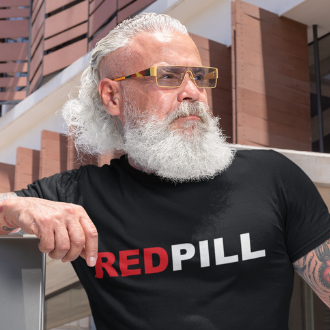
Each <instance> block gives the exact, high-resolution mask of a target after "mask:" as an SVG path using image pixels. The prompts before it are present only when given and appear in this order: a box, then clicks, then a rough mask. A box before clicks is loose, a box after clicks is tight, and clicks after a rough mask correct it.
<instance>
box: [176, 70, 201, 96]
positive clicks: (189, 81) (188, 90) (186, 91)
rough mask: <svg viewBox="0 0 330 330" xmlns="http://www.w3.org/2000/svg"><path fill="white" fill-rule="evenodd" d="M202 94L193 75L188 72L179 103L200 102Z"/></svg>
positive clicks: (180, 92) (181, 88)
mask: <svg viewBox="0 0 330 330" xmlns="http://www.w3.org/2000/svg"><path fill="white" fill-rule="evenodd" d="M200 93H201V92H200V90H199V89H198V88H197V86H196V85H195V81H194V77H193V75H192V73H191V72H190V71H187V72H186V75H185V77H184V80H183V82H182V85H181V86H180V90H179V94H178V101H179V102H182V101H198V100H199V97H200Z"/></svg>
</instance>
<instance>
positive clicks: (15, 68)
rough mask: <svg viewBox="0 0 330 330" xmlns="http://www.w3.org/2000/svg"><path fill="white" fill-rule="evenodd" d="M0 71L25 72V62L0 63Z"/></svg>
mask: <svg viewBox="0 0 330 330" xmlns="http://www.w3.org/2000/svg"><path fill="white" fill-rule="evenodd" d="M0 72H1V73H8V72H27V63H0Z"/></svg>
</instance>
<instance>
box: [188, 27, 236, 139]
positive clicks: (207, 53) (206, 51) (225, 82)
mask: <svg viewBox="0 0 330 330" xmlns="http://www.w3.org/2000/svg"><path fill="white" fill-rule="evenodd" d="M190 37H191V38H192V39H193V41H194V42H195V44H196V46H197V48H198V51H199V53H200V55H201V60H202V64H203V65H205V66H212V67H217V68H218V70H219V78H218V84H217V88H214V89H211V90H207V91H206V92H207V96H208V103H209V106H210V108H211V109H212V111H213V114H214V115H216V116H219V117H220V118H221V121H220V126H221V129H222V130H223V131H224V133H225V134H226V135H227V136H228V137H229V138H228V142H232V141H231V137H232V124H233V123H232V86H231V69H230V67H231V50H230V49H229V48H228V47H227V46H226V45H222V44H220V43H218V42H215V41H212V40H209V39H206V38H203V37H200V36H197V35H195V34H192V33H190Z"/></svg>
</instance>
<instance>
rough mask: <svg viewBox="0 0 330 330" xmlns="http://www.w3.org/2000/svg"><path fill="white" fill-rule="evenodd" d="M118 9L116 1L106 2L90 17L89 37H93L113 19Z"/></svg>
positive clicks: (109, 0) (107, 0) (108, 0)
mask: <svg viewBox="0 0 330 330" xmlns="http://www.w3.org/2000/svg"><path fill="white" fill-rule="evenodd" d="M116 9H117V4H116V2H115V1H112V0H106V1H104V2H103V3H102V5H101V6H100V7H98V8H97V9H96V11H95V12H94V13H93V14H92V15H91V16H90V17H89V34H88V35H89V37H91V36H92V35H93V34H94V33H95V32H96V31H97V30H98V29H99V28H100V27H101V26H102V25H103V24H104V22H105V21H106V20H107V19H108V18H109V17H111V16H112V15H113V14H114V13H115V12H116Z"/></svg>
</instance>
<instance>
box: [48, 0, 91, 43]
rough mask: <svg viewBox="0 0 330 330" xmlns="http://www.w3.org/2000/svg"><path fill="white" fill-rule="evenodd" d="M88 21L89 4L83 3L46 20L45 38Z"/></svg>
mask: <svg viewBox="0 0 330 330" xmlns="http://www.w3.org/2000/svg"><path fill="white" fill-rule="evenodd" d="M87 19H88V2H87V1H84V2H81V3H79V4H77V5H75V6H73V7H70V8H68V9H66V10H64V11H62V12H60V13H58V14H56V15H54V16H50V17H48V18H46V22H45V38H49V37H51V36H53V35H55V34H58V33H60V32H62V31H64V30H67V29H69V28H71V27H73V26H75V25H78V24H79V23H82V22H84V21H86V20H87Z"/></svg>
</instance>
